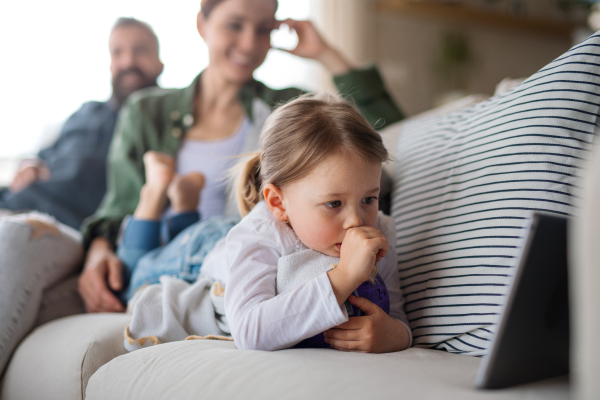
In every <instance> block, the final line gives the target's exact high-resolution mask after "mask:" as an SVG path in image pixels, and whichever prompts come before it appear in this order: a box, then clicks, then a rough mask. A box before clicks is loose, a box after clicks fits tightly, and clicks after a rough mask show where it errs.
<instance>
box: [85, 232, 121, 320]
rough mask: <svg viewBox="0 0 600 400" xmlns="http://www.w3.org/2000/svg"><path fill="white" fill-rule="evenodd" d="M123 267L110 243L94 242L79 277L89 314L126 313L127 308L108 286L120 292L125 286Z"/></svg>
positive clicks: (104, 240)
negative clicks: (122, 273)
mask: <svg viewBox="0 0 600 400" xmlns="http://www.w3.org/2000/svg"><path fill="white" fill-rule="evenodd" d="M122 268H123V266H122V264H121V260H119V258H118V257H117V255H116V254H115V253H114V251H113V250H112V248H111V245H110V243H109V242H108V241H107V240H106V239H104V238H102V237H97V238H95V239H94V240H93V241H92V245H91V246H90V249H89V251H88V255H87V258H86V260H85V266H84V267H83V272H82V273H81V276H80V277H79V294H80V295H81V297H82V298H83V302H84V304H85V309H86V311H87V312H90V313H92V312H124V311H125V307H124V306H123V304H121V302H120V301H119V300H118V299H117V298H116V297H115V295H114V294H113V293H112V292H111V291H110V289H109V288H108V286H107V279H108V284H109V285H110V287H111V288H112V289H113V290H120V289H121V288H122V285H123V281H122V275H121V270H122Z"/></svg>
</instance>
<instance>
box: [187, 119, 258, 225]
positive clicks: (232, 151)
mask: <svg viewBox="0 0 600 400" xmlns="http://www.w3.org/2000/svg"><path fill="white" fill-rule="evenodd" d="M250 128H251V124H250V120H249V119H248V118H246V119H244V121H243V122H242V125H241V126H240V129H238V131H237V132H236V133H234V134H233V135H232V136H230V137H228V138H226V139H223V140H212V141H206V140H194V139H184V140H183V145H182V147H181V149H180V150H179V153H178V155H177V173H178V174H179V175H185V174H188V173H190V172H201V173H202V174H203V175H204V177H205V179H206V183H205V185H204V189H202V194H201V196H200V203H199V204H198V211H199V212H200V218H201V219H207V218H209V217H212V216H214V215H223V214H224V212H225V197H226V192H227V188H226V178H227V176H226V173H227V169H229V168H230V167H231V166H233V164H234V163H235V161H236V159H235V158H234V157H235V156H237V155H238V154H240V152H241V151H242V148H243V146H244V143H245V142H246V137H247V136H248V134H249V132H250V131H251V129H250Z"/></svg>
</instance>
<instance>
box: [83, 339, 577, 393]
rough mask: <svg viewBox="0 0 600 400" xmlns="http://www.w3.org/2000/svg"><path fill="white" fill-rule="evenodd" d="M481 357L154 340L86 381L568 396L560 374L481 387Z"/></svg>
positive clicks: (99, 388) (157, 387)
mask: <svg viewBox="0 0 600 400" xmlns="http://www.w3.org/2000/svg"><path fill="white" fill-rule="evenodd" d="M479 362H480V360H479V359H478V358H475V357H465V356H461V355H455V354H449V353H446V352H442V351H436V350H428V349H414V348H413V349H409V350H406V351H403V352H398V353H390V354H358V353H345V352H341V351H336V350H331V349H291V350H282V351H274V352H267V351H250V350H237V349H236V348H235V346H234V345H233V344H232V343H230V342H219V341H187V342H173V343H166V344H161V345H159V346H154V347H151V348H147V349H142V350H137V351H134V352H133V353H129V354H126V355H124V356H121V357H117V358H116V359H114V360H112V361H111V362H109V363H108V364H106V365H105V366H103V367H102V368H100V369H99V370H98V371H97V372H96V373H95V374H94V376H92V378H91V379H90V381H89V385H88V389H87V397H86V399H87V400H99V399H106V400H109V399H129V400H136V399H144V400H150V399H179V400H185V399H198V398H202V399H247V400H252V399H260V400H264V399H302V400H307V399H397V398H406V399H448V400H451V399H460V400H468V399H479V398H482V397H483V398H485V399H489V400H492V399H525V398H526V399H531V400H534V399H567V398H568V397H569V390H568V389H569V388H568V384H567V382H566V379H564V378H563V379H557V380H553V381H546V382H538V383H535V384H533V385H527V386H521V387H518V388H513V389H509V390H502V391H494V392H489V393H481V392H479V391H477V390H475V389H474V388H473V382H474V380H475V374H476V372H477V368H478V366H479Z"/></svg>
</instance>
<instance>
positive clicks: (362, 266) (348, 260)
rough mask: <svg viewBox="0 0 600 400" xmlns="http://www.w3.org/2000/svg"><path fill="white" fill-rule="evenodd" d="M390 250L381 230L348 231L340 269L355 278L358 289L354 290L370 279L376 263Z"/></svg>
mask: <svg viewBox="0 0 600 400" xmlns="http://www.w3.org/2000/svg"><path fill="white" fill-rule="evenodd" d="M389 248H390V245H389V243H388V241H387V239H386V238H385V235H384V234H383V233H382V232H381V231H380V230H379V229H376V228H372V227H369V226H359V227H356V228H350V229H348V231H346V236H345V237H344V241H343V242H342V247H341V248H340V263H339V265H338V267H340V268H341V269H343V270H344V271H346V273H347V274H349V275H350V276H351V277H353V278H354V280H355V283H356V287H354V288H352V290H354V289H356V288H357V287H358V286H359V285H360V284H361V283H363V282H364V281H366V280H367V279H369V275H370V274H371V271H372V270H373V267H375V263H376V262H379V261H381V259H382V258H383V257H385V255H386V254H387V252H388V250H389Z"/></svg>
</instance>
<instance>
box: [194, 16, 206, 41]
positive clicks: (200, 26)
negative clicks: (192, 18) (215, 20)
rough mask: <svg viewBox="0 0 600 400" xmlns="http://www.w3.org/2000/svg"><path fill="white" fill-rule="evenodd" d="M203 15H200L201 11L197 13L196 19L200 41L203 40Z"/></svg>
mask: <svg viewBox="0 0 600 400" xmlns="http://www.w3.org/2000/svg"><path fill="white" fill-rule="evenodd" d="M204 22H205V19H204V14H202V11H201V12H199V13H198V16H197V17H196V29H198V33H199V34H200V37H201V38H202V39H204Z"/></svg>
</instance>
